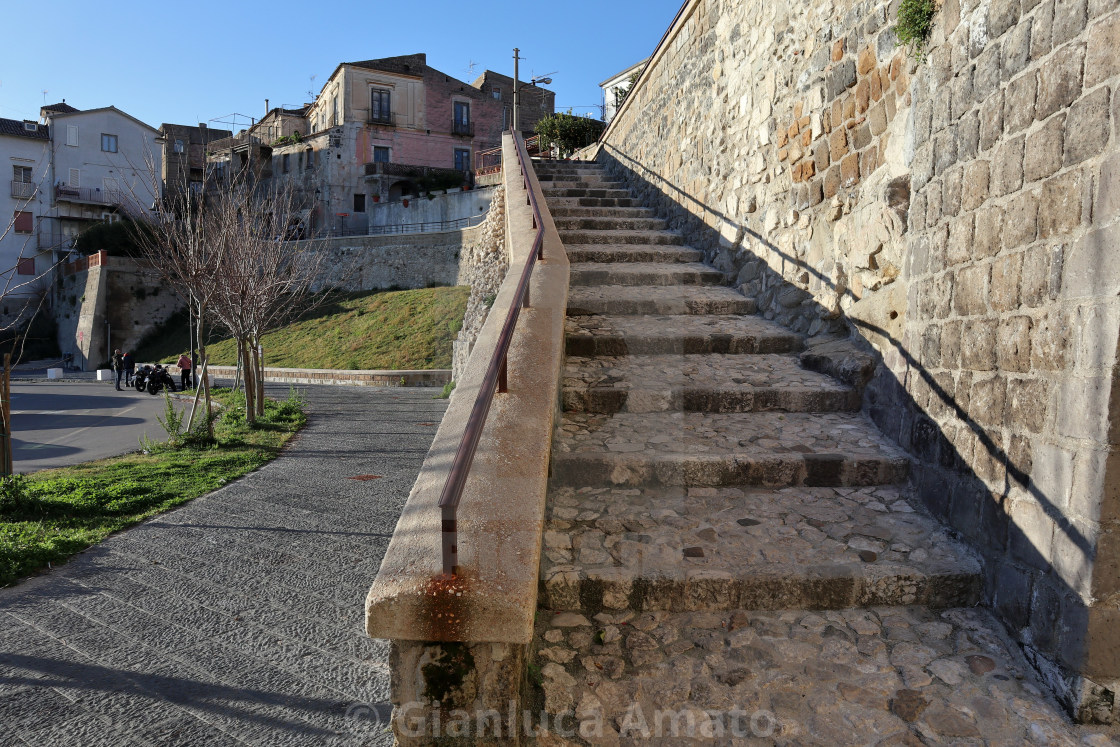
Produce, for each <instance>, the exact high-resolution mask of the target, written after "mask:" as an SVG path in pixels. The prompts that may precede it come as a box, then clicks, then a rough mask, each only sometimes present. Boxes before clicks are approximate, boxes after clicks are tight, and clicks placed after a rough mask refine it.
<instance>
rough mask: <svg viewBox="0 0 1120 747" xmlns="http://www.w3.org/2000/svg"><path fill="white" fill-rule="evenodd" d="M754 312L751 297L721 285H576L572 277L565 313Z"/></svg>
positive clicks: (674, 313) (577, 314)
mask: <svg viewBox="0 0 1120 747" xmlns="http://www.w3.org/2000/svg"><path fill="white" fill-rule="evenodd" d="M607 266H608V267H615V265H607ZM686 266H687V265H686ZM754 311H755V302H754V299H751V298H747V297H746V296H744V295H743V294H742V293H739V292H738V291H736V290H733V289H731V288H726V287H724V286H694V285H693V286H684V285H668V286H654V287H641V286H634V285H629V286H626V285H592V286H576V284H575V280H574V278H573V281H572V288H571V291H570V292H569V293H568V315H569V316H583V315H587V314H620V315H622V314H625V315H637V314H662V315H677V314H753V313H754Z"/></svg>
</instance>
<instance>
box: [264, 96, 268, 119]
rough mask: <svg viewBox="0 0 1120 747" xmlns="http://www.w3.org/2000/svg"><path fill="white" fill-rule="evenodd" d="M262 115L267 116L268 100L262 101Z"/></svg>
mask: <svg viewBox="0 0 1120 747" xmlns="http://www.w3.org/2000/svg"><path fill="white" fill-rule="evenodd" d="M264 115H265V116H266V117H267V116H268V99H265V100H264Z"/></svg>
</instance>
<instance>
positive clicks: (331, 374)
mask: <svg viewBox="0 0 1120 747" xmlns="http://www.w3.org/2000/svg"><path fill="white" fill-rule="evenodd" d="M168 368H174V369H177V368H178V367H177V366H168ZM207 372H208V373H209V374H210V375H211V376H214V377H216V378H223V379H229V378H233V377H234V376H235V375H236V373H237V367H236V366H210V367H208V368H207ZM264 377H265V380H266V381H290V382H292V383H295V384H336V385H341V386H443V385H444V384H446V383H447V382H449V381H451V369H449V368H432V369H417V370H400V371H396V370H389V369H355V370H352V371H351V370H340V369H327V368H269V367H268V366H265V369H264ZM402 379H404V384H403V385H402V384H401V380H402Z"/></svg>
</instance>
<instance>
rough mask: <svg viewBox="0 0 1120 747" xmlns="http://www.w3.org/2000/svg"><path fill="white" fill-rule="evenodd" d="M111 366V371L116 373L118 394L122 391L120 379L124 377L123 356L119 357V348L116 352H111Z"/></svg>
mask: <svg viewBox="0 0 1120 747" xmlns="http://www.w3.org/2000/svg"><path fill="white" fill-rule="evenodd" d="M112 365H113V370H114V371H116V372H117V391H118V392H120V391H123V390H122V389H121V377H123V376H124V356H123V355H121V349H120V348H117V349H116V350H114V351H113V362H112Z"/></svg>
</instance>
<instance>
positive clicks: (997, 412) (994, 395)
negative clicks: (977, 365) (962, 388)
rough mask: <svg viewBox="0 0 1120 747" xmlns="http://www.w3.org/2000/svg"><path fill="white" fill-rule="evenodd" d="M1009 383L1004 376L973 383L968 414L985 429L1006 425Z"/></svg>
mask: <svg viewBox="0 0 1120 747" xmlns="http://www.w3.org/2000/svg"><path fill="white" fill-rule="evenodd" d="M1006 396H1007V381H1006V380H1005V379H1004V378H1003V377H1002V376H990V377H988V378H986V379H977V380H975V381H973V382H972V392H971V393H970V395H969V400H968V402H969V404H968V414H969V416H970V417H971V418H972V419H973V420H975V421H976V422H977V423H980V424H981V425H983V426H985V427H989V426H995V427H1002V426H1003V425H1004V408H1005V407H1006Z"/></svg>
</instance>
